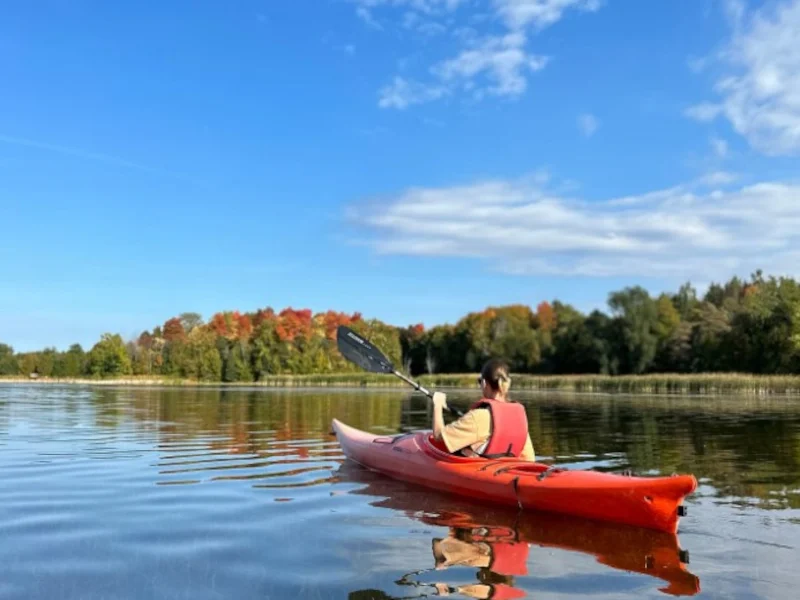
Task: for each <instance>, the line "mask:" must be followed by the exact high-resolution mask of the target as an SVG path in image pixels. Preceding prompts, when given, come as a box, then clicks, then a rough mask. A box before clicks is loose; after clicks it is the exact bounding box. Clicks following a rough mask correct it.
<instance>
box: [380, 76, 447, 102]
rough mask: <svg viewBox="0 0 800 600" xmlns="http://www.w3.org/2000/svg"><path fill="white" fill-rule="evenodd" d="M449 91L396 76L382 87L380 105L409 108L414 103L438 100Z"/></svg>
mask: <svg viewBox="0 0 800 600" xmlns="http://www.w3.org/2000/svg"><path fill="white" fill-rule="evenodd" d="M446 93H447V90H446V89H445V88H444V87H441V86H430V85H424V84H421V83H417V82H414V81H409V80H408V79H405V78H403V77H399V76H395V78H394V79H393V80H392V83H390V84H389V85H386V86H384V87H383V88H381V90H380V92H379V96H380V98H379V100H378V106H380V107H381V108H399V109H403V108H407V107H409V106H411V105H412V104H422V103H424V102H430V101H432V100H437V99H438V98H441V97H442V96H444V95H445V94H446Z"/></svg>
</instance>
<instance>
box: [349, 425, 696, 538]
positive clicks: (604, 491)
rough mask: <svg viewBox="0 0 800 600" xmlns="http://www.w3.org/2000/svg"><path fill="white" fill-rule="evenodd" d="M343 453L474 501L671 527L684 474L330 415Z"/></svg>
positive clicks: (689, 488)
mask: <svg viewBox="0 0 800 600" xmlns="http://www.w3.org/2000/svg"><path fill="white" fill-rule="evenodd" d="M333 431H334V433H335V434H336V436H337V438H338V440H339V444H340V445H341V447H342V451H343V452H344V454H345V456H347V457H348V458H349V459H351V460H353V461H354V462H357V463H359V464H361V465H363V466H365V467H367V468H369V469H372V470H374V471H379V472H381V473H383V474H385V475H388V476H390V477H393V478H395V479H399V480H403V481H408V482H410V483H416V484H419V485H423V486H426V487H429V488H434V489H436V490H439V491H445V492H450V493H453V494H457V495H461V496H466V497H469V498H471V499H474V500H478V501H486V502H491V503H494V504H499V505H506V506H517V507H519V508H522V509H532V510H539V511H546V512H555V513H564V514H569V515H575V516H578V517H585V518H589V519H599V520H602V521H612V522H616V523H625V524H628V525H634V526H638V527H646V528H648V529H656V530H659V531H666V532H668V533H676V532H677V530H678V520H679V518H680V517H681V516H682V515H683V514H685V507H684V506H683V500H684V498H685V497H686V496H687V495H688V494H691V493H692V492H693V491H694V490H695V489H696V488H697V480H696V479H695V478H694V477H693V476H692V475H673V476H671V477H633V476H628V475H618V474H612V473H600V472H597V471H587V470H579V471H570V470H567V469H563V468H559V467H551V466H548V465H545V464H543V463H536V462H528V461H523V460H519V459H516V458H499V459H486V458H466V457H461V456H454V455H452V454H450V453H449V452H447V451H446V450H445V449H444V446H442V445H441V444H439V443H437V442H436V441H434V440H433V437H432V435H431V433H430V432H415V433H407V434H400V435H395V436H377V435H373V434H370V433H367V432H365V431H360V430H358V429H355V428H353V427H349V426H348V425H345V424H344V423H342V422H340V421H337V420H336V419H334V420H333Z"/></svg>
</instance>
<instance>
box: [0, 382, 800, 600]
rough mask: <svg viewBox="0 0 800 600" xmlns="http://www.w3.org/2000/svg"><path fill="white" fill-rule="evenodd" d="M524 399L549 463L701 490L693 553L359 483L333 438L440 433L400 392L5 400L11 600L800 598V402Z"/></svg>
mask: <svg viewBox="0 0 800 600" xmlns="http://www.w3.org/2000/svg"><path fill="white" fill-rule="evenodd" d="M515 397H516V398H517V399H520V400H524V401H525V402H526V403H527V405H528V414H529V419H530V424H531V437H532V439H533V442H534V446H535V449H536V453H537V457H538V458H539V459H540V460H546V461H555V462H558V463H560V464H562V465H564V466H568V467H570V468H574V469H578V468H591V469H600V470H608V471H616V470H623V469H628V468H630V469H633V470H634V471H635V472H637V473H638V474H660V473H664V474H670V473H673V472H690V473H694V474H695V476H696V477H697V478H698V480H699V481H700V487H699V489H698V491H697V492H696V493H695V494H694V495H693V496H691V497H690V498H689V499H688V503H687V504H688V507H689V514H688V516H687V517H685V518H684V519H683V520H682V521H681V526H680V530H679V532H678V535H677V536H671V535H663V534H659V533H655V532H648V531H647V530H641V529H634V528H625V527H618V526H611V525H605V524H601V523H597V522H591V521H581V520H575V519H568V518H564V517H558V516H553V515H544V514H524V513H523V514H522V515H517V514H516V512H508V511H506V510H502V511H492V510H489V509H488V508H487V507H485V506H479V505H473V504H469V503H465V502H463V501H460V500H456V499H454V498H452V497H448V496H444V495H438V494H435V493H431V492H428V491H421V490H419V489H418V488H411V487H409V486H407V485H405V484H401V483H397V482H391V481H389V480H387V479H385V478H383V477H381V476H378V475H374V474H371V473H366V472H364V471H363V470H362V469H360V468H358V467H353V466H352V465H350V464H349V463H346V462H344V460H343V456H342V454H341V452H340V450H339V447H338V445H337V443H336V440H335V438H333V437H332V436H331V435H330V434H329V430H330V422H331V419H332V418H333V417H337V418H339V419H341V420H343V421H344V422H346V423H348V424H351V425H353V426H356V427H359V428H362V429H366V430H370V431H374V432H379V433H388V432H400V431H405V430H409V429H416V428H427V427H429V417H428V416H427V414H426V406H427V404H426V401H425V399H424V398H421V397H412V396H411V395H410V394H408V393H404V392H403V391H390V392H365V391H324V392H319V391H311V392H304V391H291V392H288V391H287V392H282V391H278V392H276V391H272V390H235V391H229V390H213V389H203V390H196V389H189V390H186V389H150V388H147V389H134V388H116V389H109V388H78V387H63V388H58V387H53V386H29V385H16V386H15V385H5V386H2V385H0V473H2V484H1V485H0V540H2V543H0V598H29V599H33V598H48V599H49V598H64V599H67V598H115V599H116V598H137V599H139V598H191V599H192V600H201V599H206V598H208V599H211V598H259V599H263V600H267V599H284V598H287V599H288V598H313V599H322V598H343V599H352V600H356V599H358V600H369V599H374V600H386V599H388V598H417V597H436V596H437V595H449V596H450V597H455V598H489V597H493V598H498V599H499V598H523V597H527V598H537V599H541V598H572V597H575V596H582V595H591V596H592V597H594V598H623V599H624V598H664V597H665V595H666V594H672V595H684V596H692V595H693V596H695V597H698V598H775V599H778V598H781V599H783V598H796V597H798V595H797V594H798V587H800V401H798V400H789V399H772V400H737V399H732V398H721V399H709V398H692V399H688V398H687V399H673V400H669V399H658V400H654V399H647V398H630V397H609V396H595V397H586V396H584V397H575V396H560V397H559V396H554V395H539V394H537V395H524V394H521V393H520V394H516V396H515ZM449 398H450V403H451V404H454V405H457V406H461V407H464V406H466V403H467V402H468V401H469V400H472V399H474V398H472V397H469V396H468V395H465V394H463V393H462V394H455V393H453V394H450V395H449ZM687 552H688V556H687ZM682 559H683V560H682ZM687 559H688V564H687V563H686V562H683V561H685V560H687Z"/></svg>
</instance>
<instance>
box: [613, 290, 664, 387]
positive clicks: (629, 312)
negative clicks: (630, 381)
mask: <svg viewBox="0 0 800 600" xmlns="http://www.w3.org/2000/svg"><path fill="white" fill-rule="evenodd" d="M608 304H609V306H610V308H611V310H612V311H613V313H614V315H615V317H614V327H613V332H614V334H615V338H616V339H615V340H614V343H615V345H616V347H617V349H618V352H619V360H620V366H621V369H622V372H627V373H636V374H638V373H644V372H645V371H647V370H648V369H649V368H650V366H651V364H652V362H653V359H654V358H655V356H656V351H657V349H658V336H657V333H656V331H657V328H658V307H657V306H656V303H655V302H654V301H653V299H652V298H651V297H650V295H649V294H648V293H647V291H646V290H645V289H643V288H642V287H640V286H635V287H628V288H625V289H624V290H622V291H619V292H613V293H612V294H611V295H610V297H609V301H608Z"/></svg>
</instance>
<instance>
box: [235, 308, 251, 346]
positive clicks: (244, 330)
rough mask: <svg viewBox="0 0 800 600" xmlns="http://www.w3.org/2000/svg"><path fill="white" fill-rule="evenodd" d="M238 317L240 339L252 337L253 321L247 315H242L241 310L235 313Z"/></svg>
mask: <svg viewBox="0 0 800 600" xmlns="http://www.w3.org/2000/svg"><path fill="white" fill-rule="evenodd" d="M233 314H234V318H235V319H236V329H237V331H236V334H237V337H238V338H239V339H240V340H247V339H250V334H251V333H253V323H252V322H251V321H250V317H248V316H247V315H240V314H239V311H236V312H234V313H233Z"/></svg>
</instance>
